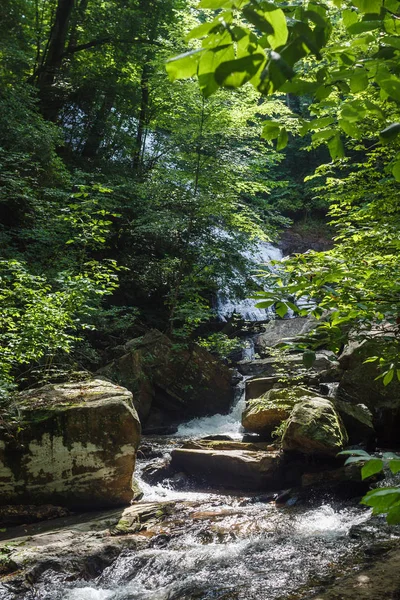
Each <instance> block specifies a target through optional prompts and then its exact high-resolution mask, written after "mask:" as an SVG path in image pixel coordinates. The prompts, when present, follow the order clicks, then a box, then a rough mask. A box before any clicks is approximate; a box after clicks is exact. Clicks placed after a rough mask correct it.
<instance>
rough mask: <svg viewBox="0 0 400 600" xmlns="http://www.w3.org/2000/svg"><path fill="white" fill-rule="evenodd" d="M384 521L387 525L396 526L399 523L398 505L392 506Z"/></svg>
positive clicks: (399, 505)
mask: <svg viewBox="0 0 400 600" xmlns="http://www.w3.org/2000/svg"><path fill="white" fill-rule="evenodd" d="M386 521H387V522H388V523H389V525H397V524H398V523H400V504H396V505H395V506H392V507H391V508H390V510H389V512H388V514H387V517H386Z"/></svg>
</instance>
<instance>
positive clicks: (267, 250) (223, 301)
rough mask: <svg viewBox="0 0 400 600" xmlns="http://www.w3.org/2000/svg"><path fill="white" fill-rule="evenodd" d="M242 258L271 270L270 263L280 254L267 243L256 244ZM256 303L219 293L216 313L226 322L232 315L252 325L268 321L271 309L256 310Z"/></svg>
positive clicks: (279, 258) (277, 258) (279, 257)
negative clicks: (234, 314) (238, 316)
mask: <svg viewBox="0 0 400 600" xmlns="http://www.w3.org/2000/svg"><path fill="white" fill-rule="evenodd" d="M243 256H245V257H246V258H247V259H248V260H249V262H253V263H254V264H255V265H259V266H261V265H262V266H268V267H269V268H270V269H271V268H273V267H271V266H270V264H271V261H278V260H281V259H282V252H281V251H280V250H279V248H276V247H275V246H272V244H269V243H268V242H258V243H257V244H256V246H255V248H254V250H252V251H247V252H244V253H243ZM257 302H258V301H257V300H253V299H252V298H245V299H244V300H237V299H236V298H232V297H231V296H230V295H229V294H228V293H224V292H223V291H221V292H220V293H219V295H218V302H217V312H218V315H219V317H220V319H221V320H222V321H226V320H227V319H228V318H229V317H231V316H232V314H233V313H236V314H237V315H240V316H241V317H242V318H243V319H244V320H245V321H250V322H253V323H254V322H257V321H266V320H268V319H270V318H271V317H272V315H273V311H272V310H271V309H265V308H256V304H257Z"/></svg>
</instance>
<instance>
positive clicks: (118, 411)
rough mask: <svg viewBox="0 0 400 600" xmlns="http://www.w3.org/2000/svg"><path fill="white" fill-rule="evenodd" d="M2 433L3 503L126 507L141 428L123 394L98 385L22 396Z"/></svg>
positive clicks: (50, 389)
mask: <svg viewBox="0 0 400 600" xmlns="http://www.w3.org/2000/svg"><path fill="white" fill-rule="evenodd" d="M16 410H17V411H18V414H19V417H18V421H17V423H16V425H15V428H14V430H13V431H11V430H10V428H9V427H8V428H7V429H3V430H2V431H0V503H1V504H3V505H4V504H21V503H23V502H26V501H27V499H29V502H30V503H35V504H47V503H52V504H55V505H62V506H66V507H69V508H84V507H87V508H90V509H93V508H100V507H107V506H116V505H121V504H128V503H129V502H130V500H131V499H132V474H133V471H134V467H135V459H136V449H137V447H138V445H139V441H140V423H139V419H138V416H137V413H136V411H135V409H134V408H133V405H132V394H131V393H130V392H128V390H126V389H125V388H122V387H119V386H116V385H113V384H111V383H109V382H105V381H102V380H92V381H85V382H80V383H70V384H59V385H55V384H52V385H46V386H44V387H42V388H39V389H35V390H28V391H26V392H23V393H21V394H20V395H19V397H18V399H17V405H16Z"/></svg>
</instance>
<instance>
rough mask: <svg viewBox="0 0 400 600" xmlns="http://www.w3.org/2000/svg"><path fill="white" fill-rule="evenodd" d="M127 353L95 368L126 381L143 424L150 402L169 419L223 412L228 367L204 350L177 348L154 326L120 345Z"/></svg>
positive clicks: (228, 398) (229, 396)
mask: <svg viewBox="0 0 400 600" xmlns="http://www.w3.org/2000/svg"><path fill="white" fill-rule="evenodd" d="M125 348H126V350H127V354H125V355H124V356H122V357H121V358H118V359H116V360H114V361H113V362H112V363H110V364H109V365H108V366H107V367H106V368H105V369H102V371H101V374H102V375H105V376H106V377H108V378H109V379H111V380H112V381H115V382H117V383H119V384H121V385H123V386H125V387H127V388H128V389H129V390H130V391H131V392H132V393H133V401H134V403H135V406H136V407H137V410H138V412H139V414H140V415H141V418H142V422H143V423H144V424H145V423H146V420H147V419H148V418H149V416H150V412H151V411H152V410H153V409H154V408H155V409H158V410H159V411H162V413H163V414H164V415H165V416H166V421H167V422H168V425H170V423H171V419H172V420H173V419H174V418H175V420H179V421H182V420H183V419H185V418H190V417H196V416H205V415H210V414H215V413H227V412H228V411H229V408H230V406H231V403H232V400H233V388H232V373H231V371H230V369H228V367H226V366H225V365H224V364H222V363H221V362H220V361H218V360H217V359H215V358H214V357H213V356H212V355H211V354H210V353H209V352H208V351H207V350H205V349H204V348H201V347H200V346H197V345H196V344H194V345H193V347H191V348H177V347H176V346H174V344H173V343H172V342H171V340H170V339H169V338H168V337H167V336H165V335H164V334H162V333H161V332H159V331H157V330H152V331H150V332H149V333H147V334H146V335H145V336H144V337H143V338H138V339H137V340H132V341H131V342H129V343H128V344H126V345H125Z"/></svg>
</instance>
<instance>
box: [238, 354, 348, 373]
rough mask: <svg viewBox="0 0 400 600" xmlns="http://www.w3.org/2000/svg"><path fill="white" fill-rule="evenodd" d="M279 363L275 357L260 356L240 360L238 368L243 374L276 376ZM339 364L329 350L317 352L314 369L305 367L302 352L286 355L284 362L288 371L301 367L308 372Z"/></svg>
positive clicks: (324, 369) (326, 368) (327, 368)
mask: <svg viewBox="0 0 400 600" xmlns="http://www.w3.org/2000/svg"><path fill="white" fill-rule="evenodd" d="M279 363H280V361H279V359H276V358H274V357H268V358H258V359H256V360H251V361H241V362H239V363H238V365H237V369H238V371H239V373H241V374H242V375H252V376H254V377H264V378H265V377H274V376H276V375H277V366H279V367H281V366H282V364H279ZM338 365H339V363H338V362H337V361H336V360H335V355H334V354H333V353H331V352H328V351H321V352H317V355H316V359H315V361H314V363H313V366H312V369H307V370H306V369H305V367H304V365H303V355H302V354H297V353H296V354H288V355H287V356H285V363H284V366H285V369H286V371H287V372H288V373H294V372H296V371H299V369H303V370H304V371H307V372H312V371H314V372H320V371H326V370H329V369H332V368H333V367H335V366H338Z"/></svg>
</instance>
